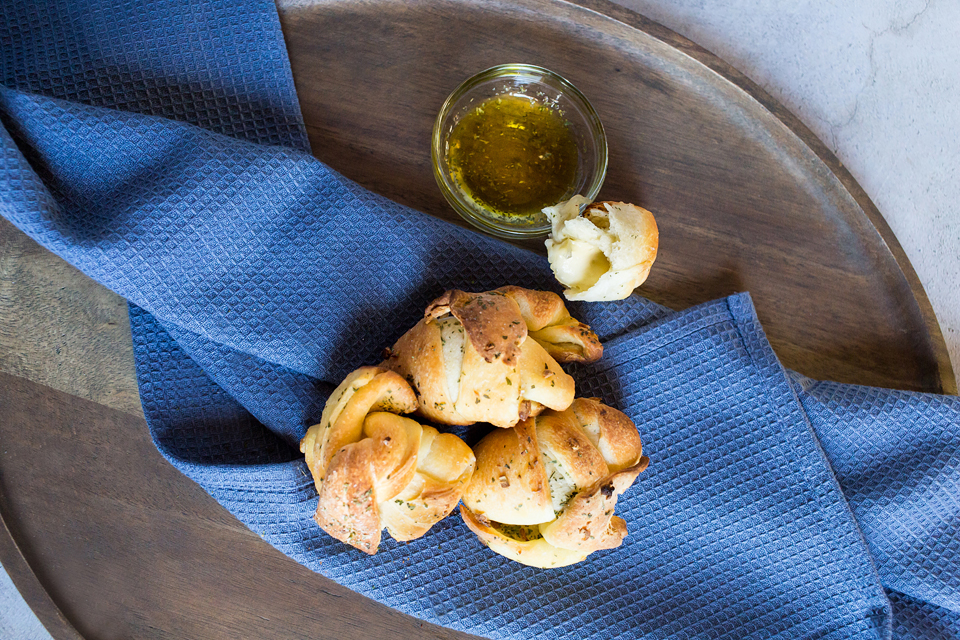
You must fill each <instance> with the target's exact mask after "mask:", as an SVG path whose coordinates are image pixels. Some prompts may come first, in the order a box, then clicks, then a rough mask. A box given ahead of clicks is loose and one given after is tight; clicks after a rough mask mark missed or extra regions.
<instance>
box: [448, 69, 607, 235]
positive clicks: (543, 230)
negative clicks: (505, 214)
mask: <svg viewBox="0 0 960 640" xmlns="http://www.w3.org/2000/svg"><path fill="white" fill-rule="evenodd" d="M513 76H518V77H524V76H530V77H538V78H539V77H544V78H547V79H548V80H549V81H550V82H553V83H555V84H556V85H559V88H560V91H561V92H562V93H563V94H564V95H566V96H568V97H570V98H571V99H572V101H573V102H574V103H576V104H577V106H578V107H579V109H580V110H581V111H582V112H583V115H584V116H586V119H587V123H588V125H589V126H590V129H591V130H592V138H593V140H594V143H595V146H596V147H597V155H598V158H597V160H598V164H599V170H598V171H597V172H596V173H595V174H594V175H593V178H592V180H591V181H590V183H589V184H588V186H587V189H586V193H584V194H582V195H584V196H585V197H586V198H587V200H589V201H593V199H594V198H596V197H597V194H598V193H599V192H600V187H601V186H602V185H603V180H604V178H605V177H606V173H607V138H606V134H605V132H604V130H603V124H602V123H601V122H600V117H599V116H598V115H597V112H596V111H595V110H594V108H593V105H592V104H590V101H589V100H588V99H587V97H586V96H585V95H583V93H581V91H580V90H579V89H577V88H576V87H575V86H574V85H573V84H572V83H571V82H570V81H569V80H567V79H566V78H564V77H563V76H561V75H560V74H558V73H556V72H554V71H550V70H549V69H546V68H544V67H539V66H536V65H532V64H520V63H515V64H500V65H496V66H493V67H490V68H489V69H485V70H483V71H481V72H479V73H476V74H474V75H472V76H470V77H469V78H467V79H466V80H464V81H463V82H461V83H460V85H459V86H457V88H456V89H454V90H453V91H452V92H451V93H450V95H449V96H447V99H446V100H445V101H444V102H443V106H442V107H440V112H439V113H438V114H437V118H436V120H435V121H434V124H433V139H432V144H431V154H430V155H431V160H432V162H433V175H434V178H435V179H436V181H437V185H438V186H439V187H440V191H441V192H442V193H443V196H444V198H446V200H447V202H448V203H450V205H451V206H452V207H453V208H454V210H455V211H456V212H457V213H458V214H460V217H462V218H463V219H465V220H467V221H468V222H470V223H471V224H472V225H474V226H475V227H478V228H480V229H482V230H483V231H486V232H487V233H489V234H491V235H494V236H498V237H501V238H507V239H527V238H540V237H544V236H546V235H547V234H548V233H549V232H550V226H549V225H544V226H537V227H519V228H518V227H510V226H507V225H501V224H497V222H496V221H494V220H492V219H490V218H487V217H485V216H483V215H482V214H480V213H479V212H477V211H476V210H475V209H474V208H473V207H471V206H470V204H469V203H468V202H467V201H466V200H465V199H463V198H462V197H461V196H460V194H459V193H458V192H457V191H456V190H455V189H454V188H453V186H452V184H451V181H450V180H449V176H448V175H447V174H446V173H445V172H444V171H443V170H442V169H441V154H442V152H443V150H442V149H441V148H440V147H441V144H442V126H443V124H444V122H445V121H446V119H447V116H448V115H449V113H450V111H451V110H452V108H453V106H454V105H455V104H456V103H457V101H459V100H460V98H462V97H463V96H464V95H465V94H466V93H467V92H469V91H470V90H471V89H473V88H474V87H476V86H477V85H480V84H482V83H484V82H487V81H489V80H495V79H497V78H505V77H513Z"/></svg>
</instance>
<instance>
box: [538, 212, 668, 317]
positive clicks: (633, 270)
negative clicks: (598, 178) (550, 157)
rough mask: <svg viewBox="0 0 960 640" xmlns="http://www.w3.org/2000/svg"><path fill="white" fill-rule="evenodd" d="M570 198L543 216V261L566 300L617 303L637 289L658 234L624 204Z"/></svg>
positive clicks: (647, 216) (648, 219)
mask: <svg viewBox="0 0 960 640" xmlns="http://www.w3.org/2000/svg"><path fill="white" fill-rule="evenodd" d="M588 203H589V201H588V200H587V199H586V198H584V197H583V196H574V197H573V198H571V199H570V200H568V201H566V202H561V203H560V204H558V205H556V206H553V207H547V208H545V209H544V210H543V212H544V214H546V215H547V217H548V218H549V220H550V223H551V225H552V227H553V229H552V231H551V233H550V235H549V236H548V237H547V240H546V246H547V259H548V260H549V261H550V268H551V269H553V273H554V275H555V276H556V278H557V280H558V281H559V282H560V284H562V285H564V286H565V287H567V289H566V290H565V291H564V292H563V295H564V296H565V297H566V298H567V300H583V301H590V302H597V301H609V300H622V299H624V298H626V297H628V296H629V295H630V294H631V293H632V292H633V290H634V289H636V288H637V287H638V286H640V285H641V284H642V283H643V282H644V281H645V280H646V279H647V276H648V275H649V273H650V267H651V266H652V265H653V261H654V260H655V259H656V257H657V247H658V245H659V239H660V235H659V231H658V230H657V223H656V220H654V218H653V214H652V213H650V212H649V211H647V210H646V209H644V208H642V207H638V206H636V205H632V204H627V203H624V202H595V203H593V204H590V205H589V206H587V207H586V209H585V210H584V211H583V213H581V212H580V209H581V207H583V206H584V205H587V204H588Z"/></svg>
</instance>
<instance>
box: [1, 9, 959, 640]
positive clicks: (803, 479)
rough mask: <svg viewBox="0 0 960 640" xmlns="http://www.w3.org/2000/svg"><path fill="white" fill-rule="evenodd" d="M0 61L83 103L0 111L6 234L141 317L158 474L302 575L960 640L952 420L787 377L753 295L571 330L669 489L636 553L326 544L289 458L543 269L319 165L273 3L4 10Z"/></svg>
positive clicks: (446, 525) (40, 100) (651, 616)
mask: <svg viewBox="0 0 960 640" xmlns="http://www.w3.org/2000/svg"><path fill="white" fill-rule="evenodd" d="M251 24H253V25H255V26H256V28H254V29H251V28H250V25H251ZM0 42H3V43H4V47H3V48H2V50H0V63H2V68H0V72H2V73H0V78H2V81H3V83H4V84H5V85H6V86H7V87H12V88H16V89H20V90H24V91H32V92H35V93H42V94H45V95H47V96H54V97H57V98H65V99H68V100H70V102H65V101H59V100H53V99H49V98H45V97H38V96H33V95H27V94H23V93H20V92H18V91H14V90H11V89H0V122H2V124H3V127H4V129H3V130H0V214H2V215H4V216H5V217H6V218H8V219H9V220H11V221H12V222H14V224H16V225H17V226H19V227H20V228H21V229H23V230H24V231H26V232H27V233H29V234H30V235H31V236H32V237H34V238H35V239H36V240H37V241H38V242H40V243H41V244H43V245H44V246H46V247H48V248H49V249H51V250H52V251H54V252H56V253H58V254H59V255H61V256H63V257H64V258H65V259H67V260H68V261H70V262H71V263H73V264H75V265H76V266H78V267H79V268H81V269H82V270H83V271H84V272H86V273H87V274H88V275H90V276H91V277H94V278H96V279H97V280H99V281H101V282H103V283H104V284H106V285H107V286H109V287H111V288H112V289H114V290H115V291H117V292H118V293H120V294H121V295H123V296H125V297H126V298H127V299H128V300H130V301H131V303H132V305H131V327H132V330H133V336H134V345H135V354H136V358H137V373H138V379H139V383H140V390H141V399H142V401H143V407H144V412H145V414H146V416H147V421H148V424H149V426H150V430H151V433H152V435H153V437H154V440H155V441H156V443H157V445H158V447H159V448H160V450H161V451H162V452H163V453H164V455H165V456H167V458H168V459H169V460H170V461H171V462H172V463H173V464H174V465H176V466H177V467H178V468H179V469H181V470H182V471H183V472H184V473H185V474H186V475H188V476H189V477H191V478H193V479H194V480H196V481H197V482H198V483H199V484H200V485H201V486H203V487H204V488H205V489H206V490H207V491H209V492H210V493H211V495H213V496H214V497H215V498H216V499H217V500H218V501H220V503H221V504H223V505H224V506H225V507H227V508H228V509H230V510H231V511H232V512H233V513H234V514H235V515H237V517H238V518H239V519H240V520H242V521H243V522H245V523H246V524H247V525H248V526H250V528H251V529H253V530H254V531H256V532H257V533H259V534H260V535H262V536H263V537H264V539H266V540H267V541H269V542H270V543H271V544H273V545H274V546H276V547H277V548H279V549H280V550H282V551H283V552H284V553H287V554H288V555H290V556H291V557H293V558H295V559H297V560H298V561H300V562H301V563H303V564H304V565H306V566H308V567H310V568H312V569H314V570H316V571H318V572H321V573H323V574H325V575H328V576H330V577H331V578H333V579H335V580H337V581H339V582H341V583H342V584H345V585H347V586H349V587H350V588H353V589H355V590H357V591H359V592H361V593H364V594H366V595H369V596H370V597H372V598H375V599H377V600H380V601H381V602H385V603H387V604H389V605H391V606H394V607H396V608H398V609H400V610H402V611H406V612H408V613H411V614H413V615H417V616H419V617H421V618H424V619H427V620H431V621H434V622H438V623H440V624H444V625H447V626H451V627H455V628H459V629H464V630H467V631H471V632H474V633H480V634H484V635H488V636H491V637H495V638H521V637H531V636H541V635H542V636H544V637H555V638H585V637H596V638H618V637H624V638H626V637H630V638H633V637H651V638H653V637H658V638H663V637H676V638H689V637H729V638H744V637H758V638H760V637H763V638H772V637H783V638H787V637H790V638H794V637H825V638H849V637H865V638H867V637H869V638H874V637H877V638H886V637H891V634H892V636H893V637H898V638H914V637H916V638H922V637H926V638H933V637H936V638H960V560H958V559H960V553H958V552H960V453H958V452H960V402H958V400H957V399H956V398H945V397H938V396H928V395H924V394H907V393H901V392H892V391H885V390H878V389H868V388H862V387H851V386H847V385H836V384H833V383H818V382H815V381H811V380H807V379H805V378H803V377H802V376H799V375H796V374H786V373H785V372H784V371H783V370H782V368H781V367H780V365H779V364H778V363H777V361H776V358H775V357H774V355H773V353H772V351H771V350H770V347H769V345H768V344H767V342H766V340H765V339H764V337H763V334H762V330H761V329H760V327H759V325H758V323H757V321H756V318H755V316H754V315H753V312H752V308H751V306H750V303H749V299H748V298H747V297H746V296H735V297H732V298H730V299H727V300H722V301H717V302H714V303H710V304H707V305H703V306H701V307H698V308H696V309H692V310H688V311H686V312H683V313H680V314H672V313H671V312H670V311H669V310H666V309H663V308H662V307H659V306H657V305H655V304H653V303H650V302H647V301H645V300H642V299H641V298H637V297H634V298H633V299H631V300H629V301H626V302H623V303H616V304H603V305H583V306H577V305H572V311H573V313H574V314H575V315H577V316H578V317H580V318H581V319H583V320H585V321H587V322H589V323H590V324H591V325H592V326H594V328H595V329H596V330H597V331H598V333H599V334H600V335H601V336H602V338H603V339H604V341H605V343H606V346H607V349H606V353H605V356H604V358H603V360H602V361H601V362H600V363H596V364H594V365H590V366H583V367H577V368H575V370H574V371H573V373H574V375H575V377H576V378H577V381H578V390H579V393H580V395H598V396H600V397H602V398H604V399H605V400H606V401H607V402H608V403H610V404H613V405H615V406H618V407H620V408H622V409H624V410H625V411H626V412H627V413H628V415H630V416H631V417H632V418H633V419H634V420H635V421H636V422H637V424H638V426H639V427H640V431H641V434H642V435H643V437H644V443H645V451H646V452H647V453H648V455H649V456H650V458H651V461H652V462H651V467H650V469H648V470H647V471H646V472H644V474H642V475H641V477H640V479H639V480H638V482H637V483H636V485H635V486H634V487H633V488H632V489H631V490H630V491H629V492H628V493H627V495H626V496H625V497H624V498H623V499H622V500H621V502H620V505H619V506H618V513H621V514H622V515H623V517H624V518H625V519H626V520H627V522H628V524H629V528H630V532H631V533H630V535H629V537H628V538H627V541H626V542H625V544H624V545H623V546H622V547H621V548H619V549H616V550H613V551H608V552H599V553H597V554H594V555H593V556H591V558H590V560H589V561H587V562H585V563H581V564H579V565H574V566H573V567H569V568H565V569H560V570H552V571H539V570H534V569H530V568H527V567H522V566H520V565H515V564H512V563H510V562H509V561H506V560H504V559H503V558H500V557H499V556H495V555H493V554H492V553H491V552H489V551H488V550H486V549H485V548H483V547H481V546H480V545H479V543H477V541H476V540H475V539H474V538H473V536H472V534H470V533H469V531H467V530H466V528H465V527H464V526H463V525H462V523H461V522H460V521H459V519H458V518H457V517H456V516H454V517H451V518H448V519H446V520H444V521H443V522H441V523H440V524H439V525H437V526H436V527H434V528H433V529H432V530H431V531H430V532H429V533H428V534H427V536H425V537H424V538H422V539H420V540H418V541H414V542H412V543H409V544H405V545H401V544H397V543H395V542H393V541H391V540H387V541H386V542H385V543H384V544H383V545H382V547H381V551H380V553H378V554H377V555H376V556H374V557H372V558H371V557H367V556H365V555H363V554H361V553H360V552H358V551H355V550H353V549H351V548H348V547H344V546H343V545H341V544H340V543H338V542H336V541H334V540H332V539H331V538H329V537H328V536H326V535H325V534H324V533H323V532H322V531H320V530H319V529H318V528H317V527H316V526H315V524H314V523H313V522H312V520H311V516H312V513H313V509H314V507H315V504H316V494H315V491H314V488H313V485H312V481H311V479H310V478H309V474H308V472H307V471H306V469H305V466H304V465H303V463H302V459H301V457H300V454H299V453H298V451H297V448H296V443H297V441H298V440H299V438H300V437H301V436H302V435H303V433H304V431H305V428H306V427H307V426H309V425H310V424H312V423H313V422H314V421H316V420H317V419H318V418H319V414H320V410H321V408H322V404H323V401H324V399H325V397H326V394H327V393H328V392H329V390H330V389H331V388H332V385H335V384H336V383H338V382H339V380H340V379H341V378H342V377H343V375H344V374H346V373H347V372H348V371H350V370H351V369H353V368H355V367H356V366H358V365H359V364H366V363H374V362H377V361H378V356H379V352H380V350H381V349H382V348H383V347H384V346H387V345H389V344H391V343H392V342H393V340H394V339H395V338H396V337H397V336H398V335H399V334H400V333H402V331H403V330H404V329H405V328H407V327H408V326H410V325H412V323H413V322H414V321H415V320H416V318H417V317H418V316H419V314H420V313H421V312H422V309H423V306H424V305H425V303H426V302H427V301H429V300H430V299H431V298H432V297H434V296H435V295H437V294H439V293H440V292H441V291H442V290H443V289H445V288H450V287H460V288H464V289H468V290H482V289H487V288H490V287H494V286H498V285H501V284H506V283H512V284H519V285H523V286H529V287H536V288H551V287H553V286H554V285H553V284H552V283H553V280H552V277H551V275H550V273H549V270H548V269H547V267H546V265H545V263H544V261H543V260H542V259H541V258H538V257H535V256H532V255H531V254H528V253H525V252H522V251H519V250H517V249H515V248H512V247H510V246H508V245H505V244H503V243H500V242H497V241H493V240H490V239H488V238H485V237H482V236H480V235H477V234H475V233H472V232H469V231H466V230H463V229H459V228H456V227H453V226H451V225H447V224H444V223H441V222H438V221H435V220H433V219H431V218H429V217H427V216H423V215H421V214H418V213H417V212H414V211H411V210H409V209H406V208H404V207H400V206H398V205H396V204H394V203H391V202H388V201H386V200H384V199H382V198H379V197H377V196H375V195H374V194H371V193H369V192H367V191H365V190H363V189H361V188H359V187H358V186H357V185H355V184H353V183H351V182H350V181H349V180H347V179H345V178H343V177H342V176H339V175H338V174H336V173H335V172H333V171H330V170H329V169H328V168H326V167H324V166H323V165H321V164H320V163H318V162H316V161H315V160H314V159H312V158H311V157H309V156H308V155H306V154H305V153H302V152H303V151H305V150H306V149H307V144H306V137H305V135H304V129H303V126H302V122H301V120H300V115H299V111H298V108H297V102H296V95H295V92H294V89H293V84H292V81H291V79H290V75H289V68H288V65H287V61H286V55H285V51H284V49H283V40H282V37H281V34H280V31H279V25H278V22H277V19H276V13H275V9H274V7H273V5H272V4H270V3H268V2H259V1H255V0H249V1H247V2H241V3H234V4H232V5H231V6H219V5H208V4H205V3H201V4H200V5H197V6H192V5H187V4H185V3H183V2H174V1H172V0H161V1H156V2H152V3H150V4H149V5H148V6H147V7H141V6H132V3H123V2H119V1H108V2H98V3H86V2H66V1H64V2H61V3H53V4H47V5H44V6H42V7H33V6H29V5H28V4H27V3H23V2H13V3H7V4H5V5H4V6H3V7H0ZM8 45H9V46H8ZM64 52H66V53H64ZM86 105H99V106H105V107H112V108H115V109H120V110H122V112H121V111H117V110H106V109H98V108H94V107H91V106H86ZM142 114H147V115H142ZM151 115H153V116H156V115H161V116H166V117H169V118H173V119H175V120H179V121H181V122H180V123H178V122H173V121H171V120H165V119H161V118H155V117H150V116H151ZM182 123H190V124H182ZM191 125H198V126H199V127H202V128H197V127H195V126H191ZM219 134H225V135H219ZM226 136H229V137H226ZM253 143H260V144H253ZM263 145H282V146H263ZM439 549H443V552H442V553H440V552H439V551H438V550H439ZM321 561H322V564H321ZM413 567H416V568H417V570H416V575H411V574H412V568H413ZM424 567H429V569H424Z"/></svg>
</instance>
